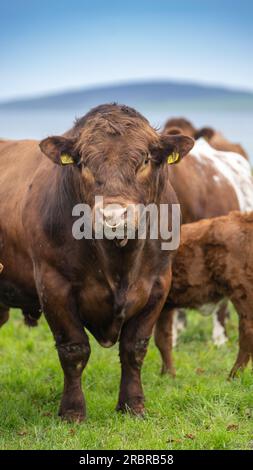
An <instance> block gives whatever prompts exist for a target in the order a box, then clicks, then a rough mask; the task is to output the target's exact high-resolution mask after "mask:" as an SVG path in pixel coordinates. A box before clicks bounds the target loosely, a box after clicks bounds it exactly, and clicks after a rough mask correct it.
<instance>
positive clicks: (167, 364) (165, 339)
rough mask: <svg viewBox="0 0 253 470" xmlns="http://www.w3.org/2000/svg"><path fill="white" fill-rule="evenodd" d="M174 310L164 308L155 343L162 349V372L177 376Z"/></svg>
mask: <svg viewBox="0 0 253 470" xmlns="http://www.w3.org/2000/svg"><path fill="white" fill-rule="evenodd" d="M174 313H175V312H174V310H169V309H168V308H166V307H165V308H164V309H163V310H162V312H161V314H160V317H159V318H158V320H157V322H156V326H155V344H156V346H157V348H158V349H159V351H160V354H161V358H162V369H161V374H167V373H168V374H171V375H172V376H173V377H174V376H175V369H174V366H173V355H172V347H173V317H174Z"/></svg>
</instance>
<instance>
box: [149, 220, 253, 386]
mask: <svg viewBox="0 0 253 470" xmlns="http://www.w3.org/2000/svg"><path fill="white" fill-rule="evenodd" d="M223 297H227V298H228V299H230V300H231V302H232V303H233V305H234V307H235V308H236V310H237V313H238V316H239V353H238V357H237V360H236V362H235V364H234V367H233V368H232V370H231V373H230V376H231V377H233V376H234V375H235V374H236V372H237V370H238V369H239V368H243V367H245V366H246V364H247V363H248V361H249V359H250V358H251V359H253V308H252V307H253V212H251V213H249V214H241V213H239V212H231V213H230V214H229V215H228V216H224V217H218V218H214V219H209V220H203V221H200V222H196V223H193V224H186V225H183V226H182V233H181V244H180V247H179V250H178V252H177V255H176V257H175V260H174V263H173V279H172V286H171V290H170V293H169V296H168V299H167V302H166V307H165V308H164V309H163V312H162V315H161V317H160V319H159V321H158V323H157V326H156V332H155V340H156V344H157V346H158V348H159V350H160V352H161V356H162V360H163V370H164V371H165V370H166V371H169V372H171V373H172V374H173V373H174V368H173V363H172V340H171V336H172V316H171V313H170V309H173V308H181V307H184V308H200V307H202V306H203V305H205V304H210V303H217V302H219V301H220V300H221V299H222V298H223Z"/></svg>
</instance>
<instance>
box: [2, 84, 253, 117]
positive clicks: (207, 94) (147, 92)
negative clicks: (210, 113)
mask: <svg viewBox="0 0 253 470" xmlns="http://www.w3.org/2000/svg"><path fill="white" fill-rule="evenodd" d="M115 101H116V102H119V103H125V104H128V105H132V106H135V107H138V106H140V107H142V106H162V105H165V104H166V105H167V104H169V103H173V102H184V103H185V104H187V103H188V104H190V103H195V104H198V103H201V102H205V103H206V102H207V101H208V102H210V103H215V105H216V106H219V103H220V104H221V106H224V104H226V103H231V102H232V103H234V105H235V106H237V105H238V106H241V105H243V106H250V108H251V109H252V107H253V93H248V92H243V91H237V90H230V89H226V88H222V87H210V86H202V85H198V84H192V83H179V82H171V81H161V82H159V81H157V82H138V83H128V84H121V85H111V86H103V87H96V88H95V87H94V88H86V89H80V90H77V91H66V92H62V93H58V94H51V95H47V96H41V97H34V98H29V99H28V98H27V99H20V100H13V101H8V102H2V103H0V111H3V110H32V109H33V110H34V109H38V110H39V109H47V110H50V109H54V110H61V109H73V110H75V111H77V110H79V109H80V110H81V109H82V110H83V109H88V108H90V107H92V106H96V105H97V104H100V103H110V102H115Z"/></svg>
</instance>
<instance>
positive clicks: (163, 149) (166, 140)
mask: <svg viewBox="0 0 253 470" xmlns="http://www.w3.org/2000/svg"><path fill="white" fill-rule="evenodd" d="M193 145H194V140H193V139H192V138H191V137H188V136H186V135H183V134H172V135H162V136H161V137H160V142H159V145H158V147H156V148H155V149H153V151H152V155H153V159H154V160H155V162H156V163H158V164H160V163H163V162H165V161H167V163H168V164H169V165H172V164H173V163H178V162H180V160H182V158H184V157H185V155H187V154H188V153H189V152H190V150H191V149H192V147H193Z"/></svg>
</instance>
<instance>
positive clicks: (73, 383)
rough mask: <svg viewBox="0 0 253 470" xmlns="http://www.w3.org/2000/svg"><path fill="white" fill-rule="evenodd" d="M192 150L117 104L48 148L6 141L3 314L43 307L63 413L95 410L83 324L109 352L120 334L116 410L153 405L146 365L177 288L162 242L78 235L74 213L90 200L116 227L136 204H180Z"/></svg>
mask: <svg viewBox="0 0 253 470" xmlns="http://www.w3.org/2000/svg"><path fill="white" fill-rule="evenodd" d="M192 145H193V141H192V139H191V138H189V137H184V136H182V135H181V136H160V135H159V134H157V132H156V131H154V129H153V128H152V127H151V126H150V125H149V123H148V121H147V120H146V119H145V118H144V117H142V116H141V115H140V114H139V113H137V112H136V111H135V110H133V109H131V108H128V107H126V106H119V105H102V106H99V107H98V108H95V109H93V110H92V111H91V112H89V113H88V114H87V115H86V116H85V117H83V118H81V119H79V120H78V121H77V122H76V123H75V125H74V127H73V128H72V129H71V130H70V131H69V132H67V133H66V134H65V135H63V136H55V137H49V138H47V139H45V140H43V141H42V142H40V144H39V143H38V142H37V141H18V142H14V141H8V142H7V141H6V142H2V143H1V144H0V201H1V203H0V221H1V225H0V238H1V240H0V241H1V243H0V247H1V250H0V259H1V262H2V263H3V265H4V270H3V273H2V274H1V277H0V302H1V306H2V312H3V315H5V314H6V310H7V309H8V308H9V307H20V308H22V309H23V310H24V311H27V312H29V314H30V315H32V316H33V315H36V314H37V313H38V311H39V309H40V308H41V309H42V310H43V312H44V313H45V317H46V319H47V321H48V323H49V326H50V328H51V330H52V333H53V335H54V338H55V343H56V347H57V350H58V354H59V359H60V362H61V365H62V368H63V372H64V391H63V396H62V400H61V405H60V411H59V414H60V415H61V416H62V417H64V418H67V419H69V420H73V419H74V420H81V419H83V418H84V417H85V402H84V396H83V393H82V389H81V376H82V372H83V369H84V368H85V366H86V364H87V362H88V359H89V355H90V346H89V340H88V336H87V334H86V332H85V328H86V329H88V330H89V331H90V332H91V333H92V334H93V335H94V337H95V338H96V339H97V341H98V342H99V343H100V344H101V345H102V346H105V347H109V346H111V345H112V344H114V343H115V342H116V341H117V340H118V339H119V349H120V361H121V384H120V393H119V400H118V406H117V408H118V410H122V411H125V410H130V411H132V412H133V413H136V414H141V413H142V412H143V410H144V397H143V391H142V385H141V375H140V374H141V367H142V362H143V359H144V357H145V354H146V349H147V345H148V340H149V337H150V335H151V333H152V329H153V326H154V324H155V322H156V320H157V318H158V316H159V314H160V311H161V309H162V306H163V304H164V301H165V299H166V297H167V295H168V291H169V288H170V284H171V260H172V253H171V252H170V251H162V250H161V240H160V239H158V240H157V239H150V237H149V236H147V237H146V239H137V238H136V239H131V240H128V239H127V238H124V239H123V240H118V239H114V240H108V239H94V236H93V237H92V239H87V238H86V239H85V238H81V239H76V238H74V237H73V233H72V229H73V216H72V211H73V208H74V207H77V204H82V203H86V204H87V205H88V206H89V207H90V208H91V209H92V223H93V221H94V219H93V216H94V214H95V213H96V211H97V210H98V212H99V211H100V212H102V214H103V224H104V227H105V226H109V227H112V228H114V227H115V228H116V227H118V225H121V224H123V225H124V224H125V219H124V214H125V210H126V209H127V208H128V206H130V205H133V204H139V203H142V204H144V205H147V204H150V203H156V204H157V205H158V207H159V204H160V203H163V204H169V205H171V204H172V203H175V202H177V199H176V196H175V193H174V190H173V189H172V187H171V185H170V183H169V179H168V165H167V157H168V155H169V154H173V152H174V153H175V154H176V155H177V156H178V157H179V156H180V157H183V156H184V155H186V154H187V153H188V152H189V150H190V149H191V148H192ZM45 155H46V156H47V157H48V158H46V156H45ZM95 196H103V198H104V206H103V207H102V206H101V207H95ZM112 204H118V205H119V204H120V207H121V208H123V211H121V212H119V211H118V212H117V210H116V209H115V210H113V209H110V207H111V205H112ZM107 207H109V211H108V210H107ZM74 220H75V221H78V219H74ZM133 220H134V222H133V224H136V219H135V218H134V219H133ZM169 225H171V220H169ZM133 228H134V230H137V227H136V226H135V225H134V227H133ZM92 231H93V232H94V226H93V225H92ZM93 232H92V233H93ZM93 234H94V233H93Z"/></svg>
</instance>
